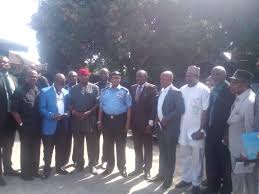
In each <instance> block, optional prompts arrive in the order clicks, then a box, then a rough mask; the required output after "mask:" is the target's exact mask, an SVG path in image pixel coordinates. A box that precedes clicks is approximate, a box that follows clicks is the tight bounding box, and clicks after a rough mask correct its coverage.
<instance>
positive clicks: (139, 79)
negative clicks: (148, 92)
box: [136, 70, 148, 85]
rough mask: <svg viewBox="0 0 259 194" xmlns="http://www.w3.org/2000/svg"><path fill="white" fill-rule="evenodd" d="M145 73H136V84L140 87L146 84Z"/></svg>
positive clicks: (142, 71) (140, 71)
mask: <svg viewBox="0 0 259 194" xmlns="http://www.w3.org/2000/svg"><path fill="white" fill-rule="evenodd" d="M147 78H148V77H147V72H146V71H145V70H138V71H137V73H136V81H137V84H139V85H142V84H144V83H145V82H147Z"/></svg>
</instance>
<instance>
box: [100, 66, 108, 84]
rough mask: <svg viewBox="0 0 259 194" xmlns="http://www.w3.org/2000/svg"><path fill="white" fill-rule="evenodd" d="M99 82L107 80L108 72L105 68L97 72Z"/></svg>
mask: <svg viewBox="0 0 259 194" xmlns="http://www.w3.org/2000/svg"><path fill="white" fill-rule="evenodd" d="M99 75H100V81H102V82H107V81H108V79H109V70H108V69H107V68H102V69H100V70H99Z"/></svg>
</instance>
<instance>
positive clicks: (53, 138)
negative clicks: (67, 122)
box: [42, 120, 66, 172]
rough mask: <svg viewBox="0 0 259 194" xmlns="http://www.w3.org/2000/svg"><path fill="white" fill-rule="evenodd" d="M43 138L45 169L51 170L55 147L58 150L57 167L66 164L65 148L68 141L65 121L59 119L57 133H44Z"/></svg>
mask: <svg viewBox="0 0 259 194" xmlns="http://www.w3.org/2000/svg"><path fill="white" fill-rule="evenodd" d="M42 140H43V146H44V158H43V160H44V163H45V167H44V171H46V172H48V171H50V165H51V158H52V153H53V149H54V147H55V151H56V157H55V162H56V164H55V166H56V169H59V168H61V167H63V166H64V165H65V158H64V151H65V150H64V149H65V141H66V130H65V126H64V121H62V120H61V121H58V124H57V129H56V131H55V133H54V134H53V135H43V137H42Z"/></svg>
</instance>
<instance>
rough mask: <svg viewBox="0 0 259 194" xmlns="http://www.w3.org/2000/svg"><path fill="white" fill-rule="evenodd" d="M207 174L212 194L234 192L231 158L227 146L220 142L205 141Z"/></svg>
mask: <svg viewBox="0 0 259 194" xmlns="http://www.w3.org/2000/svg"><path fill="white" fill-rule="evenodd" d="M205 159H206V174H207V179H208V188H209V190H210V191H211V192H215V193H217V192H221V194H230V193H231V192H232V181H231V169H232V168H231V158H230V152H229V149H228V147H227V146H226V145H224V144H222V143H221V142H220V141H219V142H215V141H213V142H212V141H210V140H207V139H206V141H205Z"/></svg>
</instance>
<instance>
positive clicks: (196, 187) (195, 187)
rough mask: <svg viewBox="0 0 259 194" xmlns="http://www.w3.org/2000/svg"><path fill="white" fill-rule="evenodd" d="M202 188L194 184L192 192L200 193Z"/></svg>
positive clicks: (192, 193) (194, 193)
mask: <svg viewBox="0 0 259 194" xmlns="http://www.w3.org/2000/svg"><path fill="white" fill-rule="evenodd" d="M200 192H201V190H200V187H199V186H192V191H191V194H200Z"/></svg>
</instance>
